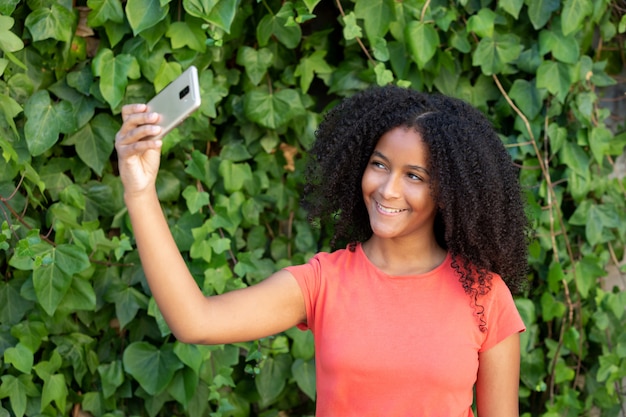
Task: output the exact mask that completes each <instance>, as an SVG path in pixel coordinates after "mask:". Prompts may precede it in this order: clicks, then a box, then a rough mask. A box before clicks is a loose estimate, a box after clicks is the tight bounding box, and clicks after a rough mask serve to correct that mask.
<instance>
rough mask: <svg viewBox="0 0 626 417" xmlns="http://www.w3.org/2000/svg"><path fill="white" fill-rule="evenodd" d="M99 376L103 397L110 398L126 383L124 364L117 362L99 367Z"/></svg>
mask: <svg viewBox="0 0 626 417" xmlns="http://www.w3.org/2000/svg"><path fill="white" fill-rule="evenodd" d="M98 374H100V381H101V382H102V395H103V396H104V398H110V397H111V396H112V395H113V394H115V391H116V390H117V389H118V388H119V387H120V386H121V385H122V384H123V383H124V371H123V369H122V362H121V361H118V360H115V361H112V362H110V363H104V364H102V365H99V366H98Z"/></svg>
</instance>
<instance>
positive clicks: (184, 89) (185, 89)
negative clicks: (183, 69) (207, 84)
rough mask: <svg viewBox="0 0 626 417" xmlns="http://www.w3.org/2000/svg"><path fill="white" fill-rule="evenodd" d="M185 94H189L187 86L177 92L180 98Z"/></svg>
mask: <svg viewBox="0 0 626 417" xmlns="http://www.w3.org/2000/svg"><path fill="white" fill-rule="evenodd" d="M187 94H189V86H187V87H185V88H183V89H182V90H180V92H179V93H178V98H179V99H181V100H182V99H183V97H185V96H186V95H187Z"/></svg>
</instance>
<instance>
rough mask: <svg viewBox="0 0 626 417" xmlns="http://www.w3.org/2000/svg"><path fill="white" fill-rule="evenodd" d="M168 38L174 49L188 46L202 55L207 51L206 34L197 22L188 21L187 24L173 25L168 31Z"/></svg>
mask: <svg viewBox="0 0 626 417" xmlns="http://www.w3.org/2000/svg"><path fill="white" fill-rule="evenodd" d="M166 36H167V37H168V38H170V40H171V41H172V48H174V49H181V48H183V47H185V46H186V47H189V49H191V50H194V51H197V52H200V53H204V51H206V32H205V31H204V30H202V27H201V25H200V23H199V22H198V21H196V20H191V19H187V20H186V21H185V22H174V23H172V24H171V25H170V26H169V28H168V29H167V32H166Z"/></svg>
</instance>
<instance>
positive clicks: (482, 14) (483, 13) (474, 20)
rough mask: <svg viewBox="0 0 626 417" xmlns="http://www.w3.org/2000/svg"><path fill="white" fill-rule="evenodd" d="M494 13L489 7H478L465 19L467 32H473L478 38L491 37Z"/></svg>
mask: <svg viewBox="0 0 626 417" xmlns="http://www.w3.org/2000/svg"><path fill="white" fill-rule="evenodd" d="M496 17H497V15H496V13H495V12H494V11H493V10H490V9H480V11H479V12H478V13H477V14H474V15H472V16H470V18H469V19H468V20H467V30H468V32H474V33H475V34H477V35H478V36H479V37H480V38H492V37H493V31H494V26H495V22H496Z"/></svg>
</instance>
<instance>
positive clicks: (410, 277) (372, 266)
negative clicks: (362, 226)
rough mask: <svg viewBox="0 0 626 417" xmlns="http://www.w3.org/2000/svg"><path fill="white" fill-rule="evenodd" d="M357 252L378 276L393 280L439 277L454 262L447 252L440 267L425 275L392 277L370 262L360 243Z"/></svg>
mask: <svg viewBox="0 0 626 417" xmlns="http://www.w3.org/2000/svg"><path fill="white" fill-rule="evenodd" d="M356 252H357V254H358V256H360V257H362V258H363V259H364V261H365V262H366V263H367V264H368V265H369V267H370V268H372V269H373V270H375V271H376V272H377V273H378V274H380V275H383V276H385V277H388V278H392V279H415V278H419V279H425V278H430V277H432V276H433V275H438V274H439V273H440V272H441V270H443V269H444V268H445V267H446V266H447V265H449V264H450V262H451V260H452V255H451V254H450V251H448V252H446V257H445V258H444V259H443V261H442V262H441V263H440V264H439V265H437V266H436V267H435V268H433V269H431V270H430V271H428V272H424V273H421V274H407V275H391V274H388V273H386V272H385V271H383V270H381V269H380V268H378V267H377V266H376V265H374V263H373V262H372V261H371V260H370V258H368V257H367V254H366V253H365V251H364V250H363V245H362V244H361V242H359V243H358V244H357V245H356Z"/></svg>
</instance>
